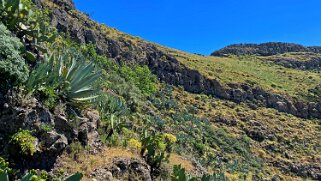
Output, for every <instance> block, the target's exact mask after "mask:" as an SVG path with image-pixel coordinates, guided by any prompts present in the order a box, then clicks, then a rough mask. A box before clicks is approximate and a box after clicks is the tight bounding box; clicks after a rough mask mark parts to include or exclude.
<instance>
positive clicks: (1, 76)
mask: <svg viewBox="0 0 321 181" xmlns="http://www.w3.org/2000/svg"><path fill="white" fill-rule="evenodd" d="M10 34H11V33H10V32H9V31H8V30H7V29H6V27H5V26H4V25H3V24H1V23H0V86H1V87H2V88H10V87H11V86H12V85H17V84H19V83H22V82H24V81H25V80H27V78H28V67H27V66H26V64H25V60H24V59H23V58H22V57H21V56H20V51H19V50H21V48H22V46H23V45H22V43H21V42H20V41H19V39H18V38H16V37H13V36H11V35H10Z"/></svg>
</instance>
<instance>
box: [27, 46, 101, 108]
mask: <svg viewBox="0 0 321 181" xmlns="http://www.w3.org/2000/svg"><path fill="white" fill-rule="evenodd" d="M100 76H101V71H99V70H98V71H97V70H96V69H95V65H94V63H93V62H90V63H86V61H85V60H84V59H83V57H82V55H81V54H79V53H78V52H77V50H76V49H74V48H71V49H69V50H66V51H64V53H58V54H57V55H55V54H52V55H51V56H50V57H46V60H45V62H44V63H41V64H39V65H38V67H37V68H36V69H35V70H34V71H33V72H32V73H31V75H30V77H29V79H28V81H27V84H26V88H27V91H28V92H29V93H31V92H35V91H43V90H45V89H52V90H54V92H55V94H56V95H57V96H58V97H59V99H61V100H64V101H66V102H68V103H80V102H90V101H94V100H95V98H97V97H98V96H99V92H100V91H101V89H100V87H99V80H100V79H99V78H100Z"/></svg>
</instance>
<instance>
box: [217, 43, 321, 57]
mask: <svg viewBox="0 0 321 181" xmlns="http://www.w3.org/2000/svg"><path fill="white" fill-rule="evenodd" d="M287 52H314V53H321V47H318V46H313V47H305V46H303V45H298V44H293V43H281V42H269V43H262V44H234V45H229V46H227V47H225V48H222V49H220V50H218V51H215V52H213V53H212V54H211V55H212V56H225V55H237V56H240V55H261V56H270V55H276V54H282V53H287Z"/></svg>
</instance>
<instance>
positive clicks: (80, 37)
mask: <svg viewBox="0 0 321 181" xmlns="http://www.w3.org/2000/svg"><path fill="white" fill-rule="evenodd" d="M36 2H38V1H36ZM39 2H40V1H39ZM39 2H38V3H37V4H41V3H39ZM58 2H59V3H58V4H59V6H62V7H63V8H59V9H58V8H54V7H56V6H57V5H56V6H55V4H52V3H48V2H47V1H43V2H42V4H43V6H44V7H49V8H54V9H53V11H52V20H51V23H52V25H53V26H56V27H57V29H58V30H59V31H62V32H65V33H67V34H68V35H70V37H71V38H73V39H75V40H76V41H77V42H79V43H93V44H95V45H96V49H97V52H98V53H101V54H104V55H107V56H108V57H110V58H113V59H114V60H115V61H116V62H119V63H120V62H121V63H125V64H140V65H142V64H145V65H148V67H149V68H150V69H151V70H152V72H153V73H154V74H156V75H157V77H158V78H159V79H160V80H161V81H165V82H166V83H168V84H172V85H176V86H178V85H181V86H183V87H184V88H185V89H186V90H187V91H190V92H193V93H205V94H208V95H213V96H217V97H220V98H224V99H228V100H232V101H235V102H244V101H247V102H260V105H262V106H265V107H272V108H275V109H277V110H279V111H283V112H287V113H290V114H294V115H296V116H300V117H304V118H321V104H319V103H317V102H313V101H315V98H318V95H313V93H312V95H311V92H314V91H313V90H314V89H318V82H319V81H318V79H319V76H318V74H317V73H314V72H304V71H291V69H289V71H285V73H282V71H283V70H282V67H278V66H275V67H271V66H270V65H268V64H266V63H263V64H261V61H258V62H256V63H253V62H254V61H248V60H247V58H245V61H246V62H249V63H250V65H247V66H246V67H251V68H252V70H246V69H245V67H242V65H241V66H238V64H239V63H238V59H239V58H230V59H228V60H230V61H227V59H224V58H212V57H206V56H199V55H191V54H187V53H184V52H180V51H176V50H172V49H168V48H164V47H162V46H159V45H156V44H153V43H150V42H146V41H144V40H142V39H140V38H137V37H133V36H130V35H127V34H124V33H121V32H119V31H117V30H115V29H112V28H109V27H107V26H105V25H101V24H98V23H96V22H93V21H91V20H90V18H89V17H88V16H86V15H84V14H82V13H80V12H78V11H75V10H74V9H73V8H74V7H73V4H72V2H69V1H58ZM267 45H269V44H267ZM272 45H273V44H272ZM276 45H278V46H279V44H276ZM253 46H254V45H253ZM280 46H281V47H287V46H288V47H289V50H291V47H292V48H293V47H294V48H293V49H294V51H301V50H302V51H304V50H306V49H312V48H311V47H310V48H306V47H303V46H300V45H293V44H280ZM232 47H234V46H232ZM275 49H279V48H277V47H276V48H275ZM313 50H314V49H313ZM317 50H318V48H317V47H316V48H315V51H317ZM284 51H286V48H284V49H282V52H284ZM256 58H257V57H254V59H256ZM242 59H243V60H244V58H242ZM213 60H216V61H213ZM233 61H234V62H233ZM220 62H222V63H223V64H225V63H229V62H230V65H227V66H228V67H229V69H230V70H231V71H230V72H226V73H225V72H224V71H223V73H221V71H222V68H223V69H225V68H226V66H225V65H223V67H222V68H218V67H217V66H216V65H215V64H217V63H219V64H221V63H220ZM258 64H260V66H259V67H258V66H257V65H258ZM243 65H244V64H243ZM202 66H205V67H204V68H200V67H202ZM224 66H225V67H224ZM232 66H234V67H232ZM256 67H257V69H256V70H255V68H256ZM209 69H212V70H209ZM213 69H216V70H215V71H213ZM237 69H238V70H237ZM260 69H265V70H264V71H261V70H260ZM277 69H279V70H277ZM208 70H209V71H208ZM226 70H227V69H225V71H226ZM258 70H260V71H259V72H262V74H261V75H260V76H261V77H257V78H256V76H257V74H256V73H257V72H258ZM208 72H210V73H208ZM215 72H218V73H217V74H216V75H215V76H211V75H210V76H209V74H215ZM234 72H235V73H234ZM264 73H267V74H269V75H264ZM284 74H285V75H284ZM232 75H235V76H236V77H233V76H232ZM224 76H225V77H226V76H228V77H229V78H228V79H230V80H227V79H226V78H225V77H224ZM262 76H264V77H263V78H262ZM221 77H222V78H221ZM238 79H241V80H240V81H239V80H238ZM226 80H227V81H226ZM234 80H235V81H234ZM271 80H273V81H271ZM246 81H248V82H246ZM275 81H278V82H275ZM274 82H275V83H274ZM267 84H269V85H267ZM281 84H282V85H281ZM298 84H300V86H297V85H298ZM297 88H299V89H297ZM301 88H302V89H301ZM297 94H303V95H297ZM303 110H304V111H303ZM305 110H307V111H305Z"/></svg>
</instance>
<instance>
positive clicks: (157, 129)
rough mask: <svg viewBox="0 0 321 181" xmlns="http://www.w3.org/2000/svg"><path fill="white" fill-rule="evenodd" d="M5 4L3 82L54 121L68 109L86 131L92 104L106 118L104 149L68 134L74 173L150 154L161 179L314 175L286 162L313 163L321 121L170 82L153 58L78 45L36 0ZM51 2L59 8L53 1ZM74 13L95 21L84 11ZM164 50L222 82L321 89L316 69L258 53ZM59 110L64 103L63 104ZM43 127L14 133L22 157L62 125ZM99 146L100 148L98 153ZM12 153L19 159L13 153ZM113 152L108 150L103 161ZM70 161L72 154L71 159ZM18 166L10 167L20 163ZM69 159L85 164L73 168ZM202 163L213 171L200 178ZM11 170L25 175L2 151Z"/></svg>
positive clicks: (2, 171)
mask: <svg viewBox="0 0 321 181" xmlns="http://www.w3.org/2000/svg"><path fill="white" fill-rule="evenodd" d="M0 2H1V3H2V4H1V5H2V6H1V7H0V20H1V22H2V23H3V24H4V25H2V24H1V25H0V40H1V41H0V58H1V60H0V81H1V82H0V83H1V88H2V87H4V88H6V89H11V88H15V89H16V88H18V87H17V86H19V88H21V92H22V93H21V94H23V93H29V95H28V96H31V97H32V98H35V99H37V100H36V101H38V102H37V104H38V103H39V105H40V104H41V106H42V105H44V106H45V108H49V110H50V113H51V114H52V115H50V117H51V116H52V117H53V118H52V120H53V121H55V116H57V115H63V116H65V117H66V120H67V121H70V122H68V124H69V123H70V125H71V129H72V130H78V127H79V126H80V122H81V121H83V120H87V119H82V117H84V118H85V117H86V115H85V114H86V111H87V110H90V111H93V112H95V110H97V111H98V112H97V114H98V113H99V115H100V121H99V123H97V125H94V126H98V128H97V129H98V132H99V137H100V138H101V142H102V143H103V144H102V146H101V147H100V145H99V148H101V149H97V150H98V152H96V151H97V150H96V148H91V147H90V146H86V145H83V144H82V143H80V142H78V141H74V142H72V141H70V140H69V138H68V143H69V145H68V146H67V148H66V150H65V152H64V153H63V154H62V155H61V157H59V158H58V159H65V160H60V162H59V164H60V166H61V167H62V168H61V169H62V170H64V169H65V170H68V171H67V173H75V172H77V171H83V173H84V177H86V178H87V179H89V178H90V179H92V178H91V177H92V173H93V171H94V170H95V169H97V168H105V167H106V166H107V163H106V162H108V161H110V162H112V160H113V159H114V158H115V157H119V156H121V157H125V158H133V157H134V158H137V159H140V160H142V161H143V162H146V163H147V164H148V165H149V166H150V167H151V170H150V171H151V176H152V177H153V179H164V180H166V179H170V178H169V177H171V179H172V180H177V181H190V180H202V181H203V180H204V181H206V180H271V179H273V177H274V176H278V177H280V178H281V179H284V180H293V179H296V177H297V176H300V177H304V178H307V179H309V178H308V177H309V176H304V175H303V176H302V175H299V174H300V173H295V172H294V171H286V172H285V171H284V170H291V168H302V169H305V168H312V166H313V164H314V165H315V164H316V163H318V160H320V159H321V157H320V152H321V146H320V145H321V143H320V139H319V138H320V136H321V135H320V134H321V133H320V130H321V128H320V125H319V124H318V123H317V121H318V120H317V121H314V120H306V119H301V118H297V117H294V116H291V115H288V114H284V113H279V112H277V111H276V110H273V109H268V108H261V107H258V106H257V105H252V104H247V103H239V104H236V103H233V102H230V101H224V100H220V99H217V98H213V97H210V96H207V95H200V94H191V93H188V92H185V91H184V90H183V89H182V88H177V87H174V86H170V85H166V84H165V83H161V82H159V81H158V80H157V78H156V76H155V75H153V74H152V73H151V71H150V70H149V69H148V67H147V66H138V65H135V66H127V65H118V64H116V63H115V62H113V60H109V59H108V58H107V57H106V56H103V55H98V54H97V52H96V46H95V45H94V44H88V45H79V44H77V43H76V42H74V41H73V40H71V38H70V37H69V36H68V35H65V34H63V33H61V34H58V33H57V32H56V30H55V29H54V28H52V27H50V26H49V24H48V20H49V14H50V11H48V10H46V9H44V11H43V12H40V11H39V10H37V9H36V8H35V7H34V5H33V4H32V3H31V1H29V0H24V1H18V0H12V1H11V0H0ZM47 3H49V4H50V5H51V6H53V7H55V5H54V4H53V2H51V1H47ZM19 4H20V5H19ZM17 5H18V6H20V7H21V8H20V9H19V8H17V7H18V6H17ZM55 8H56V7H55ZM31 12H33V13H31ZM70 13H72V14H73V16H75V17H78V18H82V19H85V20H86V21H88V23H92V22H91V21H90V20H89V18H88V17H87V16H84V15H82V14H81V13H79V12H77V11H75V10H70ZM93 24H94V23H93ZM95 25H96V24H95ZM6 26H7V27H8V29H9V30H10V31H9V30H7V28H6ZM79 26H80V25H79ZM97 27H100V28H101V31H103V32H105V33H106V35H108V38H109V37H111V38H115V41H117V40H118V39H122V40H124V41H125V40H126V41H127V40H128V42H130V43H132V44H131V45H132V46H139V43H141V42H142V41H143V40H141V39H139V38H136V37H131V36H129V35H127V34H124V33H120V32H118V31H117V30H115V29H111V28H108V27H105V26H103V25H98V24H97ZM81 28H87V27H81ZM26 40H28V41H26ZM21 42H24V44H22V43H21ZM26 42H28V43H26ZM29 42H30V43H29ZM126 43H127V42H126ZM23 47H25V48H23ZM156 47H159V45H156ZM161 49H162V50H164V51H165V52H168V53H169V54H171V55H174V56H175V57H177V58H178V60H179V61H180V62H181V63H183V64H184V65H186V66H187V67H189V68H191V69H194V70H197V71H199V72H200V73H201V74H203V75H205V76H206V77H208V78H210V79H218V80H219V81H220V82H222V83H226V84H228V83H248V84H250V85H252V86H260V87H262V88H264V89H265V90H267V91H272V92H276V93H281V94H288V95H290V96H293V97H298V98H301V99H306V100H308V99H310V98H309V97H307V93H308V92H310V94H311V95H310V96H312V97H320V95H321V94H320V82H321V77H320V75H319V74H318V73H316V72H313V71H302V70H295V69H290V68H284V67H282V66H278V65H275V64H274V63H271V62H268V61H266V60H264V59H262V58H261V57H256V56H240V57H235V56H231V57H226V58H217V57H206V56H200V55H191V54H187V53H183V52H179V51H174V50H170V49H167V48H164V47H162V48H161ZM284 56H285V57H289V58H291V56H301V55H299V54H291V55H284ZM302 56H306V55H302ZM301 58H302V57H301ZM25 60H27V63H25ZM303 60H304V58H302V61H303ZM120 64H122V62H121V63H120ZM28 67H29V68H28ZM28 69H30V71H29V70H28ZM28 72H31V73H30V74H29V73H28ZM2 79H3V80H2ZM1 90H2V89H1ZM1 96H2V95H1ZM305 96H306V97H305ZM9 106H12V105H9ZM37 106H38V105H37ZM13 107H14V108H12V109H16V107H18V106H17V105H13ZM37 108H38V107H36V108H35V106H34V105H26V106H25V107H24V109H26V110H28V112H29V111H30V115H28V116H30V118H29V117H28V119H30V120H33V116H32V113H34V112H33V111H35V110H36V109H37ZM59 108H60V109H62V110H61V111H57V112H56V110H57V109H59ZM70 108H71V109H70ZM10 109H11V107H10ZM17 109H18V108H17ZM67 109H68V111H66V110H67ZM69 110H71V111H69ZM36 111H38V110H36ZM1 116H2V115H1ZM87 116H88V115H87ZM35 119H36V118H35ZM37 126H39V127H38V128H39V129H40V131H39V132H41V133H39V132H37V131H38V130H28V129H30V127H28V126H24V127H23V128H21V129H20V130H19V131H18V132H17V133H15V134H13V135H12V133H10V135H9V136H11V137H10V138H9V139H10V141H9V143H10V144H9V146H10V147H11V146H13V147H14V148H16V150H18V151H19V155H20V156H21V158H22V159H26V160H28V159H30V158H31V156H33V155H35V153H36V152H37V149H36V146H35V141H36V140H37V139H38V137H39V136H40V135H38V134H36V132H37V133H39V134H42V133H43V132H51V131H53V132H54V131H56V128H55V125H54V124H52V123H47V122H41V123H40V124H39V125H37ZM94 126H93V127H94ZM90 129H96V128H90ZM86 131H89V130H86ZM57 133H59V134H60V132H58V131H57ZM94 136H95V135H94ZM66 137H67V136H66ZM5 139H6V138H5ZM39 140H40V139H39ZM75 140H77V138H75ZM0 141H3V140H2V139H1V140H0ZM71 142H72V143H71ZM1 143H2V142H1ZM84 146H85V149H84ZM106 147H108V149H109V148H110V150H112V149H115V150H116V151H114V152H117V154H115V153H113V151H110V150H107V151H106V152H104V150H106ZM128 148H129V149H128ZM91 149H95V150H94V151H93V152H94V154H93V155H91V152H92V150H91ZM39 152H40V151H39ZM37 155H38V152H37ZM84 155H85V156H84ZM110 155H111V156H110ZM173 155H174V157H172V156H173ZM1 156H2V155H1ZM109 156H110V157H109ZM4 157H5V158H10V155H9V156H7V155H6V156H4ZM104 157H108V158H106V159H102V158H104ZM177 157H179V158H182V159H177ZM69 158H70V159H69ZM93 158H95V159H93ZM97 158H98V159H97ZM175 159H176V160H175ZM9 160H10V159H9ZM66 160H67V161H70V160H72V161H70V163H66V162H67V161H66ZM173 160H174V161H176V163H177V162H179V163H185V165H183V164H182V166H177V164H176V163H175V164H173V163H171V161H172V162H173ZM191 160H192V161H191ZM15 164H16V163H11V165H10V166H15V167H18V166H17V165H15ZM68 164H69V165H68ZM70 164H73V168H74V167H79V168H80V169H79V168H78V170H71V169H70ZM175 165H176V166H175ZM183 167H185V168H183ZM12 168H14V167H12ZM313 168H314V167H313ZM28 169H29V168H28ZM31 169H32V168H31ZM203 170H205V172H208V173H209V175H204V176H203V177H198V176H200V175H202V174H200V172H203ZM303 171H304V172H305V171H307V170H306V169H305V170H303ZM308 171H309V170H308ZM172 172H173V173H172ZM7 173H9V174H12V175H13V176H15V177H19V178H20V177H21V174H22V173H17V174H13V173H11V169H10V168H9V164H8V163H7V162H6V161H5V160H4V159H1V158H0V180H5V179H8V175H7ZM170 173H172V175H170ZM19 174H20V175H19ZM54 174H55V173H54ZM50 175H51V174H50ZM57 175H58V176H57ZM57 175H56V176H57V177H58V178H55V179H56V180H68V181H71V180H74V179H75V180H80V179H81V177H82V174H79V173H77V174H75V175H73V176H71V177H69V178H67V179H63V178H64V177H63V175H64V174H59V173H58V174H57ZM196 175H198V176H196ZM10 176H11V175H10ZM50 177H51V176H49V174H48V173H47V172H44V171H41V170H40V171H30V170H29V174H28V175H26V176H25V179H29V180H30V181H31V180H36V181H43V180H55V179H54V178H50Z"/></svg>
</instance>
